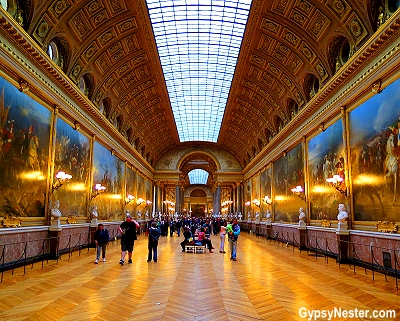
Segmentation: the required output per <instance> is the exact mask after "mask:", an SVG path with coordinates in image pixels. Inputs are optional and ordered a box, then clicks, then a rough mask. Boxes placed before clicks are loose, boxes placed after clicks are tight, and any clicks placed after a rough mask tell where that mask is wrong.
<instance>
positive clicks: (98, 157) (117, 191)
mask: <svg viewBox="0 0 400 321" xmlns="http://www.w3.org/2000/svg"><path fill="white" fill-rule="evenodd" d="M123 175H124V162H123V161H122V160H121V159H120V158H118V157H117V156H115V155H112V154H111V152H110V151H109V150H108V149H107V148H105V147H104V146H103V145H101V144H100V143H99V142H95V143H94V151H93V186H94V185H96V184H102V185H103V186H105V187H106V189H105V191H104V192H103V193H100V195H98V196H97V197H96V198H94V199H93V200H92V201H91V206H97V212H98V218H99V219H100V220H117V219H123V218H124V213H123V201H124V200H125V198H124V197H123V195H122V182H123Z"/></svg>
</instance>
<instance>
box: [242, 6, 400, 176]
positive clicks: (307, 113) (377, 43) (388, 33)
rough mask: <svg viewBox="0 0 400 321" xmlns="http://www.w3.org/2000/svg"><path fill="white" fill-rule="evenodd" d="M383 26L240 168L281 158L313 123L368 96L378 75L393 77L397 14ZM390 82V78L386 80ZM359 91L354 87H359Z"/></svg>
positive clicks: (399, 25) (251, 170) (399, 30)
mask: <svg viewBox="0 0 400 321" xmlns="http://www.w3.org/2000/svg"><path fill="white" fill-rule="evenodd" d="M385 26H386V27H385V28H382V29H380V30H379V32H377V33H376V34H375V35H374V36H373V37H371V38H370V39H369V40H368V41H367V42H366V43H365V44H364V45H363V46H362V47H361V48H360V49H359V50H358V51H357V52H356V53H355V54H354V55H353V56H352V57H351V59H350V60H349V61H348V62H347V63H346V64H345V65H344V66H343V67H342V68H341V69H340V70H339V72H337V73H336V74H335V75H334V76H333V77H332V78H331V79H330V80H329V81H328V82H327V84H326V85H325V86H324V87H323V88H322V89H321V90H320V91H319V92H318V93H317V94H316V95H315V96H314V97H313V99H311V100H310V102H308V103H307V104H306V105H305V106H304V107H303V108H302V109H301V110H300V112H299V113H298V115H297V116H296V117H295V118H294V119H292V120H291V121H290V122H289V123H288V124H287V125H286V126H285V127H284V128H283V129H282V130H281V131H280V132H279V133H278V134H277V135H276V136H275V137H274V138H273V139H272V140H271V142H270V143H269V144H268V145H267V146H266V147H265V148H264V149H263V150H262V151H261V152H260V153H259V154H257V155H256V156H255V157H254V158H253V159H252V160H251V161H250V162H249V164H248V165H247V166H246V167H245V168H244V169H243V173H244V174H245V175H246V177H248V176H252V175H254V174H255V173H256V172H257V171H258V170H259V168H261V167H262V166H265V164H266V163H268V162H271V161H275V160H276V159H278V158H279V157H281V155H282V152H283V151H284V150H289V149H291V148H293V147H294V146H296V145H297V144H299V143H300V142H301V141H302V139H303V137H304V136H308V135H309V134H310V133H312V132H314V131H315V130H316V126H317V125H316V124H320V123H321V122H323V121H327V120H329V119H332V118H334V117H337V116H339V115H340V108H341V106H343V105H349V104H350V103H351V102H353V101H355V100H356V99H357V98H359V97H360V96H361V95H365V94H366V92H367V93H368V94H369V95H371V94H372V93H371V89H370V88H371V85H372V83H373V82H374V81H375V80H376V77H375V78H374V77H373V75H375V74H379V76H378V77H379V79H381V80H382V82H384V79H385V77H386V76H391V77H393V75H394V76H395V75H396V74H397V72H396V71H397V69H399V68H400V67H399V56H398V52H399V50H400V43H399V40H398V39H399V34H400V14H399V13H398V14H396V15H393V16H391V18H390V19H389V20H388V21H387V24H386V25H385ZM388 81H389V82H391V81H393V80H392V79H390V80H388ZM360 87H361V88H362V89H361V90H357V89H359V88H360Z"/></svg>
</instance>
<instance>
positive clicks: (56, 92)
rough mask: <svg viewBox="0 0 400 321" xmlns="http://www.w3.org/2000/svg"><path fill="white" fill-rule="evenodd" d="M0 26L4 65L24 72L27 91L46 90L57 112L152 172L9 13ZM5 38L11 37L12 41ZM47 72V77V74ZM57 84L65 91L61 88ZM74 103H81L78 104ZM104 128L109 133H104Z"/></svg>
mask: <svg viewBox="0 0 400 321" xmlns="http://www.w3.org/2000/svg"><path fill="white" fill-rule="evenodd" d="M0 29H2V30H3V32H4V35H5V37H4V39H3V38H0V48H1V52H0V54H2V55H6V56H7V59H3V64H4V63H7V64H8V65H4V66H5V67H6V68H8V69H11V70H13V71H14V70H17V73H18V74H24V77H25V78H26V79H25V81H26V82H27V83H28V82H29V83H31V84H32V86H31V88H30V91H31V92H32V91H33V84H34V86H37V87H38V90H37V93H38V97H39V98H41V99H42V98H43V97H41V96H42V95H43V93H46V95H45V96H46V98H45V99H46V100H47V99H50V100H54V101H47V103H48V104H49V105H54V104H57V105H59V106H60V107H59V108H60V113H62V111H63V112H65V113H68V115H69V117H72V118H73V119H79V120H80V121H81V123H82V125H84V126H85V127H86V128H87V129H88V131H89V132H88V134H89V135H90V134H93V133H94V134H96V135H98V137H102V140H104V141H105V142H106V143H107V144H108V145H111V146H115V147H116V148H118V149H119V150H120V152H121V155H123V157H124V158H127V159H130V160H131V161H132V162H133V161H136V162H137V163H138V165H140V167H141V169H142V171H143V172H147V173H148V175H147V176H149V177H150V176H152V173H153V168H152V167H151V166H150V165H149V164H148V163H147V162H146V161H145V160H144V159H143V158H142V157H141V156H140V154H139V153H138V152H137V151H136V150H134V149H133V148H132V146H131V145H130V144H129V143H128V142H127V141H126V139H125V138H124V137H123V136H122V135H121V134H120V133H119V132H118V131H117V130H116V129H115V128H114V126H112V125H111V124H110V122H109V121H108V120H107V119H105V117H104V116H103V115H102V114H101V113H100V112H99V110H98V109H97V108H96V107H95V106H94V105H93V104H92V103H91V102H90V101H89V100H88V99H87V98H86V97H85V96H84V95H83V94H82V93H80V92H79V91H78V90H77V88H76V86H75V85H74V84H73V83H72V82H71V80H70V79H69V78H67V77H66V75H65V74H64V73H62V72H59V71H58V69H56V68H54V64H53V62H52V61H51V60H50V58H49V57H48V56H47V55H45V54H44V53H43V51H42V49H41V48H40V47H39V46H38V45H37V44H36V43H35V42H34V41H32V40H30V38H28V37H26V35H25V32H24V31H22V30H20V27H19V26H17V25H15V22H14V21H13V20H12V19H11V18H10V17H8V16H0ZM6 39H9V40H10V41H12V44H11V43H9V42H8V41H7V40H6ZM16 49H18V50H16ZM20 52H21V53H20ZM25 54H27V55H29V56H30V59H29V61H28V60H25V59H23V58H24V57H25ZM32 62H33V63H34V65H33V64H32ZM42 72H44V74H43V73H42ZM45 75H46V76H45ZM47 75H48V77H49V78H47ZM60 88H62V89H63V90H65V92H64V91H61V90H60ZM35 89H36V88H35ZM66 93H67V94H68V95H70V97H68V95H66ZM70 98H73V99H70ZM64 106H67V107H68V112H67V111H66V110H65V108H63V107H64ZM78 106H82V108H79V107H78ZM89 115H90V117H89ZM93 118H94V119H95V120H96V121H97V123H99V124H101V125H102V128H101V127H99V126H98V125H97V123H95V122H93ZM104 132H107V133H109V134H110V135H104ZM110 136H112V138H113V139H111V138H110ZM132 156H133V157H132ZM138 156H140V157H138Z"/></svg>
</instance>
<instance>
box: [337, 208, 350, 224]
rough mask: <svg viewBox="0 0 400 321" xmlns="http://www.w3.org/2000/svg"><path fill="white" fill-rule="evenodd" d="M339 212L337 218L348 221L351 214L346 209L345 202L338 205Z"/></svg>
mask: <svg viewBox="0 0 400 321" xmlns="http://www.w3.org/2000/svg"><path fill="white" fill-rule="evenodd" d="M338 210H339V214H338V216H337V219H338V221H339V222H346V221H347V220H348V218H349V214H348V213H347V212H346V211H345V206H344V204H339V206H338Z"/></svg>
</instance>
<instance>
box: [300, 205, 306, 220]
mask: <svg viewBox="0 0 400 321" xmlns="http://www.w3.org/2000/svg"><path fill="white" fill-rule="evenodd" d="M305 218H306V213H304V208H303V207H300V208H299V221H303V222H304V219H305Z"/></svg>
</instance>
